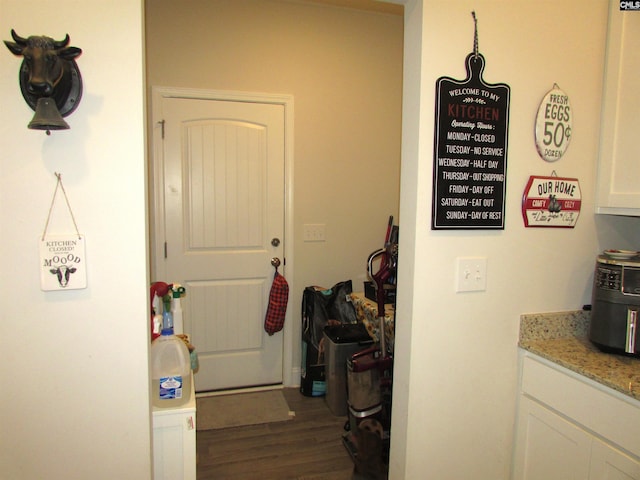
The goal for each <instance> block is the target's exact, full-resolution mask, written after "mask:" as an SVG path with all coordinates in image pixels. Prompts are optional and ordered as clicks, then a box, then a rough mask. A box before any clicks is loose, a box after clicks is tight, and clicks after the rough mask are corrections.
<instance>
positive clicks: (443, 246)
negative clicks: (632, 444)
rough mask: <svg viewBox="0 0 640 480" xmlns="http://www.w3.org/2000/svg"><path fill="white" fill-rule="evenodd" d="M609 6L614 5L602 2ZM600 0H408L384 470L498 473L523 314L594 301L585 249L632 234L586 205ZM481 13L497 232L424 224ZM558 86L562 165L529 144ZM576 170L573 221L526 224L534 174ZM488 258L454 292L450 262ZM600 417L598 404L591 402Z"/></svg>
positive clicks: (635, 241) (458, 475)
mask: <svg viewBox="0 0 640 480" xmlns="http://www.w3.org/2000/svg"><path fill="white" fill-rule="evenodd" d="M614 1H615V0H614ZM607 3H608V2H607V1H606V0H597V1H596V0H593V1H588V2H585V1H582V0H563V1H562V2H558V1H557V0H547V1H542V0H521V1H513V0H459V1H456V2H451V1H449V0H409V1H408V2H407V3H406V5H405V12H406V15H407V17H406V23H405V31H406V34H407V38H406V39H405V45H406V49H405V85H404V90H405V98H404V118H403V123H404V128H403V155H402V179H401V200H400V204H401V207H400V214H401V217H402V219H403V225H404V229H403V235H401V237H400V252H401V255H402V257H401V260H402V264H403V265H406V267H405V268H401V269H400V270H399V283H398V310H397V318H398V321H397V325H396V355H395V362H396V363H395V365H396V369H395V372H394V411H393V425H392V429H391V430H392V436H391V437H392V438H391V442H392V451H391V459H392V465H391V475H390V478H393V479H401V478H406V479H414V478H415V479H417V478H434V479H483V480H484V479H491V480H498V479H507V478H509V469H510V463H511V452H512V442H513V423H514V414H515V408H516V388H517V341H518V326H519V316H520V314H522V313H530V312H548V311H558V310H576V309H580V308H581V307H582V305H584V304H588V303H590V296H591V282H592V280H593V275H592V272H593V268H594V264H595V257H596V255H597V254H598V253H599V252H600V251H602V249H604V248H633V249H638V245H640V219H639V218H625V217H611V216H606V215H599V216H596V215H595V214H594V198H595V175H596V162H597V150H598V136H599V122H600V103H601V91H602V76H603V58H604V47H605V34H606V23H607ZM472 11H475V12H476V15H477V18H478V32H479V50H480V53H482V54H483V55H484V56H485V59H486V66H485V70H484V79H485V81H486V82H488V83H498V82H504V83H507V84H508V85H510V87H511V108H510V117H509V152H508V165H507V195H506V225H505V229H504V231H473V232H470V231H462V232H456V231H432V230H430V221H431V192H432V168H433V130H434V114H433V112H434V108H435V105H434V100H435V95H434V92H435V83H436V80H437V79H438V78H439V77H441V76H451V77H454V78H457V79H464V78H465V76H466V72H465V69H464V59H465V57H466V55H468V54H469V53H471V51H472V47H473V19H472V17H471V12H472ZM554 83H557V84H558V85H559V86H560V87H561V88H562V89H563V90H564V91H565V92H566V93H567V94H568V95H569V97H570V100H571V106H572V109H573V112H574V123H573V136H572V140H571V144H570V146H569V149H568V150H567V152H566V154H565V156H564V157H563V158H562V159H560V160H559V161H557V162H555V163H553V164H549V163H547V162H545V161H543V160H542V159H541V158H540V157H539V155H538V154H537V152H536V148H535V143H534V133H533V132H534V121H535V117H536V112H537V109H538V106H539V104H540V102H541V100H542V98H543V97H544V95H545V94H546V92H547V91H549V90H550V89H551V88H552V87H553V84H554ZM554 170H555V171H556V172H557V174H558V175H559V176H567V177H576V178H578V179H579V181H580V187H581V190H582V202H583V203H582V211H581V213H580V218H579V220H578V223H577V224H576V227H575V228H573V229H554V228H551V229H543V228H525V227H524V224H523V220H522V214H521V202H522V193H523V191H524V188H525V185H526V182H527V180H528V178H529V176H530V175H549V174H551V172H552V171H554ZM464 256H485V257H487V259H488V260H487V265H488V267H487V289H486V291H484V292H468V293H455V289H454V284H455V274H454V272H455V262H456V257H464ZM594 415H597V412H594Z"/></svg>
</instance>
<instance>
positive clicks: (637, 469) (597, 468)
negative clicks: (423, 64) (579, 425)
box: [589, 439, 640, 480]
mask: <svg viewBox="0 0 640 480" xmlns="http://www.w3.org/2000/svg"><path fill="white" fill-rule="evenodd" d="M589 480H640V460H638V459H636V458H633V457H630V456H629V455H626V454H625V453H623V452H621V451H620V450H618V449H616V448H614V447H613V446H611V445H609V444H606V443H604V442H601V441H600V440H597V439H594V440H593V447H592V450H591V475H590V476H589Z"/></svg>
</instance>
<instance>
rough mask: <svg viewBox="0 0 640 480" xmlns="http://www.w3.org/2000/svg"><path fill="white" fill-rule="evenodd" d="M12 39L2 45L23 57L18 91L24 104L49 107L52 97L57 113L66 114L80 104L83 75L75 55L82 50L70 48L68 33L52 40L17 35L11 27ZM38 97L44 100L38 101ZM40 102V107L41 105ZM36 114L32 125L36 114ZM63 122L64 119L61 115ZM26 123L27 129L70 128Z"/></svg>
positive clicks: (33, 106) (64, 123) (34, 106)
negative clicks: (27, 124) (61, 37)
mask: <svg viewBox="0 0 640 480" xmlns="http://www.w3.org/2000/svg"><path fill="white" fill-rule="evenodd" d="M11 37H12V38H13V40H14V41H15V43H14V42H8V41H5V42H4V43H5V45H6V46H7V48H8V49H9V50H10V51H11V53H13V54H14V55H18V56H22V58H23V60H22V65H21V67H20V90H21V91H22V96H23V97H24V99H25V100H26V101H27V104H28V105H29V106H30V107H31V108H32V109H33V110H36V108H38V109H40V108H52V107H53V105H52V104H51V100H53V101H54V102H55V106H56V107H57V110H58V111H59V115H58V117H60V115H62V116H63V117H64V116H67V115H69V114H70V113H71V112H73V111H74V110H75V109H76V107H77V106H78V104H79V101H80V97H81V96H82V78H81V76H80V70H78V66H77V65H76V62H75V60H74V59H75V58H76V57H77V56H79V55H80V54H81V53H82V50H80V49H79V48H77V47H70V46H68V45H69V35H68V34H67V35H66V36H65V38H64V40H60V41H57V40H54V39H53V38H50V37H45V36H31V37H28V38H23V37H20V36H19V35H18V34H17V33H16V32H15V30H13V29H12V30H11ZM41 99H47V100H46V101H42V102H40V101H39V100H41ZM41 105H42V106H41ZM38 115H39V112H38V111H37V110H36V115H35V116H34V120H33V121H32V124H33V123H34V121H35V120H36V117H38ZM60 121H62V123H63V125H66V122H64V120H62V118H60ZM32 124H30V125H29V128H37V129H41V130H49V128H51V129H59V128H69V127H68V125H66V127H65V126H56V125H48V126H47V125H39V124H38V125H37V126H32Z"/></svg>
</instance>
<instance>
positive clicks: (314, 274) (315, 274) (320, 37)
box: [146, 0, 403, 367]
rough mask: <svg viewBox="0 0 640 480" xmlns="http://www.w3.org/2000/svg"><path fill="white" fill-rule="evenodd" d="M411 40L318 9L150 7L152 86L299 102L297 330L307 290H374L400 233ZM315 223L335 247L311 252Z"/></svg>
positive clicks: (373, 20)
mask: <svg viewBox="0 0 640 480" xmlns="http://www.w3.org/2000/svg"><path fill="white" fill-rule="evenodd" d="M402 32H403V18H402V17H401V16H398V15H390V14H383V13H371V12H364V11H361V10H354V9H349V8H341V7H334V6H329V5H314V4H311V3H308V2H289V1H271V0H234V1H222V0H191V1H188V2H175V1H172V0H153V1H150V2H147V6H146V34H147V75H148V76H147V84H148V85H149V86H164V87H190V88H205V89H216V90H230V91H243V92H265V93H273V94H287V95H292V96H293V98H294V123H295V125H294V135H295V137H294V164H293V175H294V182H293V184H294V189H293V194H294V206H293V210H294V217H293V224H294V229H293V233H292V234H290V235H289V236H288V237H287V238H286V241H288V242H294V258H295V263H294V271H293V272H292V274H293V275H292V278H294V279H295V284H294V285H292V286H291V287H292V290H291V295H290V302H289V308H290V309H292V310H293V312H294V315H293V320H294V322H296V327H297V324H298V323H299V313H298V312H299V311H300V302H301V298H302V289H303V288H304V287H305V286H308V285H323V286H326V287H330V286H332V285H333V284H334V283H336V282H338V281H341V280H347V279H352V280H353V283H354V289H358V290H362V282H363V280H364V276H365V272H366V260H367V256H368V255H369V253H371V252H372V251H374V250H376V249H378V248H380V247H381V246H382V243H383V241H384V234H385V230H386V225H387V219H388V216H389V215H394V217H395V218H396V222H398V204H399V185H400V180H399V178H400V132H401V101H402V48H403V43H402V42H403V40H402V35H403V33H402ZM306 223H310V224H315V223H321V224H322V223H324V224H326V242H324V243H305V242H303V240H302V227H303V225H304V224H306ZM286 274H287V273H286V270H285V276H286ZM293 338H294V345H293V346H292V347H291V348H292V349H293V350H294V359H293V364H294V366H296V367H297V366H299V356H298V353H297V349H298V348H299V340H298V339H299V330H298V329H297V328H296V329H295V330H294V333H293Z"/></svg>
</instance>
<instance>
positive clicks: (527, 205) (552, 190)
mask: <svg viewBox="0 0 640 480" xmlns="http://www.w3.org/2000/svg"><path fill="white" fill-rule="evenodd" d="M581 205H582V193H581V191H580V183H579V182H578V179H577V178H561V177H537V176H533V175H532V176H531V177H529V182H528V183H527V186H526V188H525V189H524V195H523V198H522V217H523V219H524V224H525V226H526V227H567V228H573V227H574V226H575V225H576V222H577V221H578V216H579V215H580V207H581Z"/></svg>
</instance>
